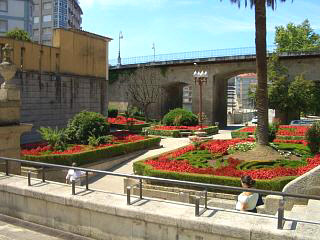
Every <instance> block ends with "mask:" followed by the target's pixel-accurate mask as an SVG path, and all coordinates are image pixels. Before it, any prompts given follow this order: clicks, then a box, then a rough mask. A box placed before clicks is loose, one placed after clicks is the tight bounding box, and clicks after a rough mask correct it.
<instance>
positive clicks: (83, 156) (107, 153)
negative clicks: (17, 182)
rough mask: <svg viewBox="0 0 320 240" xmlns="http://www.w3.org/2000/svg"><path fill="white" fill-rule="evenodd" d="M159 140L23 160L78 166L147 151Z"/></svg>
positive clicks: (156, 144) (27, 157) (150, 139)
mask: <svg viewBox="0 0 320 240" xmlns="http://www.w3.org/2000/svg"><path fill="white" fill-rule="evenodd" d="M160 140H161V138H159V137H150V138H148V139H145V140H141V141H137V142H133V143H125V144H116V145H114V146H109V147H105V148H101V149H95V150H91V151H86V152H81V153H74V154H63V155H44V156H31V155H25V156H23V159H25V160H30V161H36V162H43V163H52V164H60V165H69V166H70V165H71V164H72V163H73V162H76V163H77V165H78V166H81V165H84V164H88V163H93V162H95V161H98V160H102V159H104V158H111V157H115V156H119V155H123V154H127V153H131V152H134V151H138V150H143V149H147V148H150V147H155V146H159V143H160Z"/></svg>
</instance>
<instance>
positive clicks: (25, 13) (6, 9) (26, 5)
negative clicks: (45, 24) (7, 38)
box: [0, 0, 33, 36]
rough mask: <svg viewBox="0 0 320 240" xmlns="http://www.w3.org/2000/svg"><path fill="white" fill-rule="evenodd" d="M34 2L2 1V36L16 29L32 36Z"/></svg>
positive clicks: (0, 5) (23, 0)
mask: <svg viewBox="0 0 320 240" xmlns="http://www.w3.org/2000/svg"><path fill="white" fill-rule="evenodd" d="M32 15H33V0H0V36H3V35H5V33H6V32H8V31H10V30H13V29H15V28H19V29H23V30H25V31H27V32H28V33H29V34H30V36H32V17H33V16H32Z"/></svg>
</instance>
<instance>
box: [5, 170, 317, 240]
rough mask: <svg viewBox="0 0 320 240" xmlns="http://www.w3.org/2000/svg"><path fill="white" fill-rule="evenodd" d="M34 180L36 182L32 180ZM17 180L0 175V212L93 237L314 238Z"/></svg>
mask: <svg viewBox="0 0 320 240" xmlns="http://www.w3.org/2000/svg"><path fill="white" fill-rule="evenodd" d="M36 181H37V182H36ZM32 184H33V186H31V187H28V186H27V179H26V178H24V177H21V176H20V177H17V176H9V177H6V176H1V177H0V212H1V213H3V214H6V215H10V216H13V217H18V218H21V219H24V220H27V221H31V222H35V223H38V224H42V225H45V226H49V227H52V228H56V229H61V230H64V231H68V232H73V233H77V234H81V235H84V236H88V237H92V238H96V239H112V240H115V239H119V240H120V239H121V240H124V239H135V240H140V239H141V240H142V239H143V240H145V239H152V240H158V239H159V240H160V239H173V240H189V239H190V240H221V239H224V240H236V239H238V240H239V239H250V240H258V239H259V240H261V239H274V240H277V239H279V240H280V239H281V240H289V239H290V240H293V239H295V240H308V239H310V240H311V239H314V240H315V239H317V237H318V236H319V234H320V228H319V226H318V225H315V224H308V223H301V222H295V223H294V224H293V223H292V222H291V223H290V222H287V224H286V225H285V227H284V230H277V228H276V226H277V220H276V218H273V217H267V216H261V215H255V214H249V213H242V212H237V211H231V210H229V211H227V210H219V209H209V210H208V211H206V212H205V213H204V215H202V216H201V217H195V216H194V207H193V205H189V204H185V203H184V204H182V203H173V202H169V201H161V200H153V199H143V200H142V201H140V202H138V203H136V204H134V205H131V206H128V205H126V196H124V195H119V194H110V193H104V192H99V191H85V190H84V189H82V188H79V187H77V188H76V192H77V195H75V196H72V195H71V188H70V186H67V185H65V184H55V183H41V181H39V180H34V179H33V180H32Z"/></svg>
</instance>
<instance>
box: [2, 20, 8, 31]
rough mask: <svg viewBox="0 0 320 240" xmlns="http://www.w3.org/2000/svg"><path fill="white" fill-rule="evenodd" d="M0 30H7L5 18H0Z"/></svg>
mask: <svg viewBox="0 0 320 240" xmlns="http://www.w3.org/2000/svg"><path fill="white" fill-rule="evenodd" d="M0 32H1V33H4V32H8V21H6V20H0Z"/></svg>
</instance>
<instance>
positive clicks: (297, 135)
mask: <svg viewBox="0 0 320 240" xmlns="http://www.w3.org/2000/svg"><path fill="white" fill-rule="evenodd" d="M308 128H309V127H307V126H290V125H280V127H279V129H278V131H277V133H276V138H277V139H278V140H304V139H305V137H304V136H305V133H306V132H307V130H308ZM255 130H256V127H243V128H241V129H239V130H236V131H233V132H231V136H232V138H248V137H249V136H250V135H253V134H254V132H255Z"/></svg>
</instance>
